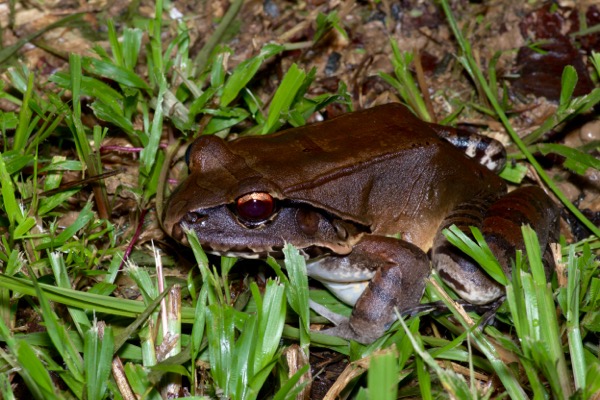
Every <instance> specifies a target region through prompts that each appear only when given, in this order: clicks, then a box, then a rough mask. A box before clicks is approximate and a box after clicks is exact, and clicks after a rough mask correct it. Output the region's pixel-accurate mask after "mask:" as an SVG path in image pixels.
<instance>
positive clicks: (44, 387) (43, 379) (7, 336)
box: [0, 320, 58, 399]
mask: <svg viewBox="0 0 600 400" xmlns="http://www.w3.org/2000/svg"><path fill="white" fill-rule="evenodd" d="M0 337H2V339H3V341H4V342H5V343H6V347H7V350H8V351H9V352H10V353H12V356H11V355H10V354H9V353H6V352H5V350H4V349H0V356H1V357H2V358H3V359H4V360H6V362H7V363H8V364H10V365H11V366H12V367H13V368H15V369H16V371H17V373H18V374H19V375H20V376H21V378H22V379H23V380H24V381H25V384H26V385H27V388H28V389H29V390H30V391H31V395H32V396H33V397H34V398H36V399H58V397H57V396H56V392H55V388H54V386H53V383H52V379H51V378H50V375H49V374H48V372H47V370H46V368H45V367H44V366H43V364H42V361H41V360H40V358H38V356H37V355H36V354H35V352H34V350H33V347H31V346H30V345H29V344H28V343H27V342H25V341H23V340H17V339H15V338H14V336H12V334H11V332H10V330H9V329H8V327H7V326H6V324H5V323H4V321H3V320H0ZM13 356H14V358H13ZM2 375H5V374H2Z"/></svg>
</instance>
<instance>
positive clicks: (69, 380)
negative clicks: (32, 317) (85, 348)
mask: <svg viewBox="0 0 600 400" xmlns="http://www.w3.org/2000/svg"><path fill="white" fill-rule="evenodd" d="M28 270H29V271H28V272H29V275H30V276H35V275H34V273H33V271H32V270H31V268H30V267H29V268H28ZM32 282H33V285H34V288H35V290H36V295H37V297H38V299H39V301H40V309H41V311H42V313H41V316H42V319H43V321H44V324H45V325H46V327H47V329H48V335H49V336H50V339H51V340H52V344H53V346H54V348H55V349H56V351H57V352H58V353H59V354H60V356H61V358H62V362H63V363H64V364H65V366H66V367H67V369H66V371H65V372H64V374H61V377H62V378H63V380H64V382H65V383H66V384H67V385H68V386H69V388H70V389H71V390H72V391H73V393H75V394H76V395H77V397H81V395H82V394H83V387H84V378H83V359H82V358H81V355H80V354H79V351H78V350H77V348H76V347H75V345H74V344H73V342H72V341H71V338H70V336H69V334H68V333H67V329H66V327H65V324H64V323H63V322H62V320H60V319H59V318H58V316H57V315H56V314H55V313H54V310H52V308H51V307H50V302H49V301H48V300H47V299H46V297H45V295H44V293H43V292H42V290H41V288H40V286H39V284H38V283H37V280H36V279H35V278H34V279H33V280H32Z"/></svg>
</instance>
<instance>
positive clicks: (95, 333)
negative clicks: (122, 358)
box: [83, 325, 113, 400]
mask: <svg viewBox="0 0 600 400" xmlns="http://www.w3.org/2000/svg"><path fill="white" fill-rule="evenodd" d="M98 328H99V327H98V326H97V325H95V326H94V327H91V328H90V329H88V331H87V332H86V333H85V336H84V351H83V360H84V373H85V383H86V385H85V386H86V394H87V397H86V398H87V399H89V400H96V399H97V400H101V399H104V398H105V395H106V389H107V387H108V385H107V382H108V379H109V375H110V370H111V362H112V355H113V334H112V328H110V327H105V328H104V330H103V332H102V333H101V332H99V329H98Z"/></svg>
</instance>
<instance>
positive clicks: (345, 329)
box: [309, 300, 383, 344]
mask: <svg viewBox="0 0 600 400" xmlns="http://www.w3.org/2000/svg"><path fill="white" fill-rule="evenodd" d="M309 304H310V308H312V309H313V310H314V311H315V312H316V313H317V314H319V315H321V316H322V317H325V318H327V319H328V320H329V321H331V322H332V323H333V324H334V325H335V326H334V327H332V328H327V329H323V330H321V331H318V332H319V333H322V334H325V335H329V336H335V337H339V338H342V339H346V340H354V341H356V342H358V343H362V344H370V343H373V342H374V341H375V340H377V339H378V338H379V337H380V336H381V335H382V334H383V332H382V331H381V329H377V330H372V329H366V330H361V331H358V330H356V329H354V328H353V327H352V324H351V323H350V319H349V318H347V317H345V316H343V315H340V314H337V313H335V312H333V311H331V310H329V309H328V308H327V307H325V306H323V305H321V304H319V303H316V302H314V301H312V300H309Z"/></svg>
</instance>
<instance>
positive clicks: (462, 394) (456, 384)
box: [398, 317, 471, 399]
mask: <svg viewBox="0 0 600 400" xmlns="http://www.w3.org/2000/svg"><path fill="white" fill-rule="evenodd" d="M398 321H399V323H400V325H402V328H403V329H404V331H405V332H406V336H407V337H408V339H409V340H410V342H411V344H412V346H413V349H414V351H415V354H416V355H417V356H418V357H421V359H422V360H423V362H424V363H425V364H426V365H427V366H428V367H429V368H430V369H431V370H432V371H434V372H435V373H436V375H437V377H438V378H439V379H440V382H441V384H442V386H443V387H444V389H445V390H446V392H447V393H448V395H449V396H451V397H452V398H456V399H467V398H470V397H471V396H470V394H471V393H470V390H469V386H468V385H467V383H466V382H465V380H464V379H463V378H462V377H461V376H460V375H458V374H457V373H456V372H454V371H452V370H447V369H444V368H442V367H440V366H439V365H438V363H437V362H435V360H434V359H433V357H431V355H429V353H428V352H427V351H425V349H424V348H423V344H422V342H421V340H420V337H419V334H418V333H417V334H416V335H414V334H413V333H412V332H411V331H410V329H408V326H407V325H406V323H405V322H404V319H402V318H401V317H400V318H399V319H398ZM421 395H423V393H422V392H421Z"/></svg>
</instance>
